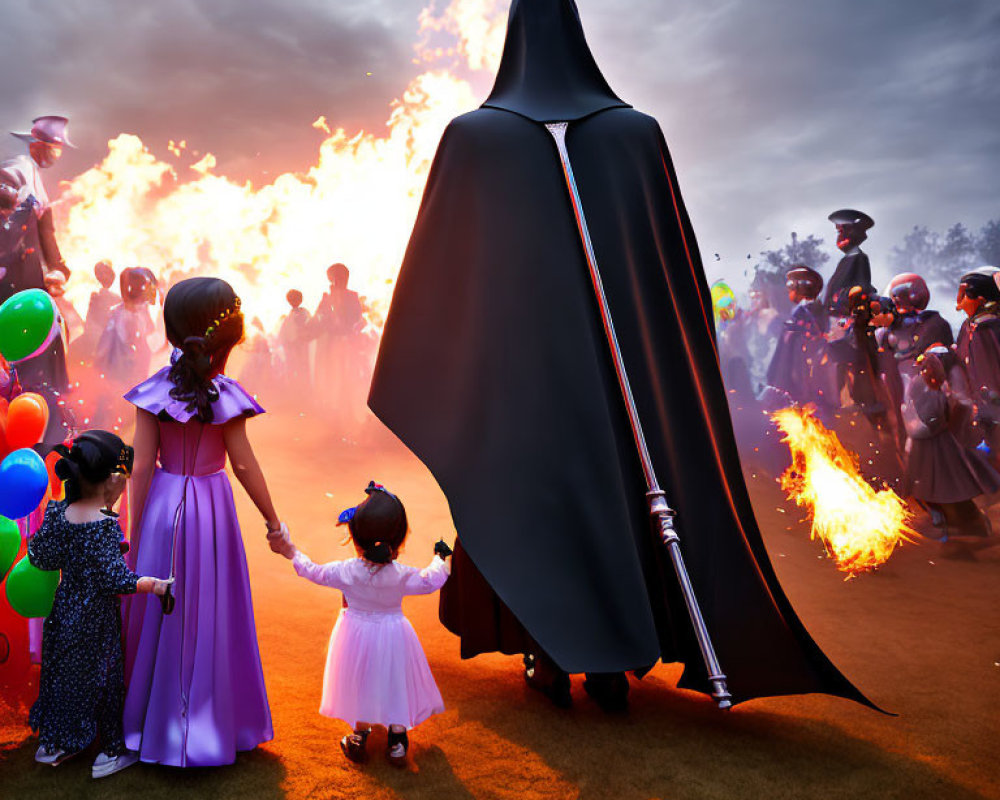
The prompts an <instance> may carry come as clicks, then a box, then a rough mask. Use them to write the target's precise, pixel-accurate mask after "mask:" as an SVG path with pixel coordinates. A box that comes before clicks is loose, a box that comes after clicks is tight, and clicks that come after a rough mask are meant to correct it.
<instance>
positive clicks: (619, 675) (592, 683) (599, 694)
mask: <svg viewBox="0 0 1000 800" xmlns="http://www.w3.org/2000/svg"><path fill="white" fill-rule="evenodd" d="M583 688H584V689H585V690H586V692H587V694H589V695H590V697H591V699H592V700H593V701H594V702H595V703H597V705H599V706H600V707H601V710H602V711H606V712H608V713H609V714H616V713H621V712H622V711H627V710H628V688H629V687H628V678H626V677H625V673H624V672H588V673H587V679H586V680H585V681H584V682H583Z"/></svg>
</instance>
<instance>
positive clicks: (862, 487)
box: [771, 407, 916, 578]
mask: <svg viewBox="0 0 1000 800" xmlns="http://www.w3.org/2000/svg"><path fill="white" fill-rule="evenodd" d="M771 419H772V420H773V421H774V422H775V424H777V426H778V427H779V428H780V429H781V431H782V433H784V438H783V439H782V441H783V442H785V443H787V444H788V447H789V449H790V450H791V453H792V466H791V467H789V468H788V470H786V471H785V474H784V475H782V476H781V488H782V489H784V490H785V491H786V492H787V493H788V497H789V499H791V500H794V501H795V504H796V505H798V506H803V507H805V508H806V509H808V511H809V515H810V517H811V518H812V529H811V532H810V535H811V538H813V539H819V540H820V541H821V542H823V545H824V547H825V548H826V551H827V553H828V554H829V555H830V557H831V558H833V559H834V560H835V561H836V563H837V569H839V570H840V571H841V572H846V573H847V576H848V578H853V577H854V576H855V575H857V574H859V573H862V572H867V571H870V570H874V569H876V568H878V567H879V566H881V565H882V564H884V563H885V562H886V561H888V559H889V556H891V555H892V553H893V551H894V550H895V549H896V546H897V545H899V544H900V543H901V542H903V541H908V542H912V541H914V539H912V538H911V535H916V533H915V531H913V529H912V528H910V526H909V522H910V520H911V519H912V514H911V513H910V511H909V510H908V509H907V507H906V504H905V503H904V502H903V500H902V499H900V497H899V496H898V495H897V494H896V493H895V492H893V491H892V489H889V488H888V487H886V488H884V489H881V490H875V489H873V488H872V487H871V486H870V485H869V484H868V482H867V481H866V480H865V479H864V477H863V476H862V475H861V472H860V471H859V469H858V461H857V457H856V456H855V455H853V454H852V453H851V452H850V451H848V450H847V449H846V448H845V447H844V445H842V444H841V443H840V439H838V438H837V435H836V434H835V433H833V432H832V431H830V430H827V428H826V427H825V426H824V425H823V424H822V423H821V422H820V421H819V420H818V419H816V416H815V409H814V408H812V407H806V408H783V409H781V410H780V411H776V412H775V413H774V414H772V415H771Z"/></svg>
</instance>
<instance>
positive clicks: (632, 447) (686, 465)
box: [369, 0, 867, 702]
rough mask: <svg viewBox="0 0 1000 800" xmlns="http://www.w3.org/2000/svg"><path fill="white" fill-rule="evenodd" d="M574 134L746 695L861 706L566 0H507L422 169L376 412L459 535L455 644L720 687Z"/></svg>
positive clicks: (718, 629) (655, 424)
mask: <svg viewBox="0 0 1000 800" xmlns="http://www.w3.org/2000/svg"><path fill="white" fill-rule="evenodd" d="M557 122H568V123H569V124H568V130H567V136H566V146H567V151H568V157H569V160H570V161H571V163H572V166H573V170H574V173H575V177H576V182H577V185H578V187H579V194H580V198H581V202H582V208H583V210H584V211H585V213H586V217H587V220H588V222H589V228H590V234H591V237H592V242H593V248H594V254H595V256H596V261H597V262H598V263H599V264H600V265H602V274H603V281H604V290H605V292H606V296H607V301H608V306H609V309H610V311H611V314H612V315H613V318H614V320H615V321H616V322H617V326H618V341H619V344H620V348H621V352H622V355H623V359H624V366H625V369H626V371H627V374H628V376H629V377H630V379H631V384H632V390H633V392H634V396H635V404H636V407H637V411H638V415H639V417H640V419H641V421H642V425H643V427H644V430H645V436H646V440H647V443H648V448H649V452H650V456H651V459H652V462H653V464H654V466H655V469H656V472H657V474H658V475H659V478H660V483H661V485H662V487H663V489H664V491H665V493H666V498H667V500H668V502H669V503H670V504H671V505H672V506H673V507H674V509H675V510H676V512H677V528H678V530H679V533H680V537H681V548H682V550H683V554H684V558H685V559H686V561H687V566H688V571H689V574H690V577H691V582H692V584H693V588H694V590H695V593H696V595H697V598H698V600H699V601H700V606H701V611H702V613H703V616H704V620H705V623H706V626H707V628H708V630H709V632H710V634H711V637H712V641H713V642H714V646H715V651H716V653H717V655H718V659H719V661H720V663H721V665H722V667H723V669H724V670H725V673H726V675H727V676H728V680H729V690H730V692H731V693H732V696H733V701H734V702H739V701H742V700H747V699H749V698H752V697H758V696H764V695H779V694H792V693H805V692H827V693H831V694H836V695H841V696H844V697H849V698H852V699H855V700H858V701H861V702H867V701H866V700H865V698H864V697H863V696H862V695H861V694H860V693H859V691H858V690H857V689H856V688H855V687H854V686H853V685H851V683H850V682H849V681H848V680H847V679H846V678H845V677H844V676H843V675H842V674H841V673H840V672H839V671H838V670H837V669H836V668H835V667H834V666H833V665H832V664H831V663H830V661H829V660H828V659H827V657H826V656H825V655H824V654H823V652H822V651H821V650H820V649H819V647H818V646H817V645H816V643H815V642H814V641H813V640H812V638H811V637H810V636H809V634H808V633H807V631H806V630H805V628H804V627H803V625H802V624H801V622H800V621H799V619H798V617H797V616H796V615H795V612H794V611H793V609H792V608H791V605H790V604H789V602H788V600H787V598H786V597H785V594H784V592H783V591H782V589H781V586H780V584H779V583H778V581H777V578H776V577H775V575H774V572H773V570H772V568H771V565H770V563H769V561H768V557H767V553H766V551H765V549H764V545H763V542H762V540H761V536H760V532H759V530H758V528H757V524H756V521H755V520H754V516H753V510H752V508H751V505H750V500H749V497H748V494H747V489H746V486H745V484H744V482H743V477H742V473H741V471H740V463H739V460H738V456H737V451H736V445H735V442H734V439H733V434H732V427H731V424H730V420H729V414H728V408H727V403H726V394H725V390H724V388H723V384H722V381H721V378H720V376H719V366H718V359H717V355H716V348H715V339H714V332H713V326H712V303H711V296H710V293H709V288H708V285H707V283H706V281H705V276H704V272H703V270H702V267H701V262H700V258H699V255H698V249H697V244H696V242H695V237H694V232H693V230H692V228H691V224H690V221H689V219H688V216H687V213H686V211H685V209H684V204H683V202H682V200H681V196H680V193H679V191H678V188H677V180H676V176H675V173H674V168H673V165H672V163H671V159H670V156H669V153H668V151H667V147H666V144H665V142H664V140H663V135H662V133H661V132H660V128H659V126H658V125H657V123H656V121H655V120H654V119H652V118H650V117H648V116H646V115H644V114H641V113H639V112H638V111H635V110H634V109H632V108H631V107H630V106H629V105H628V104H627V103H625V102H623V101H622V100H621V99H619V98H618V97H617V96H616V95H615V94H614V93H613V92H612V91H611V89H610V88H609V87H608V85H607V83H606V82H605V80H604V78H603V76H602V75H601V73H600V71H599V70H598V68H597V65H596V64H595V62H594V59H593V57H592V55H591V53H590V50H589V48H588V47H587V44H586V41H585V40H584V36H583V30H582V27H581V24H580V19H579V15H578V12H577V9H576V6H575V4H574V3H573V1H572V0H530V2H528V1H527V0H514V3H513V5H512V6H511V12H510V21H509V27H508V33H507V41H506V44H505V49H504V54H503V60H502V62H501V65H500V71H499V73H498V75H497V79H496V84H495V86H494V89H493V92H492V93H491V95H490V96H489V98H488V99H487V100H486V102H485V103H484V104H483V106H482V107H481V108H480V109H478V110H476V111H473V112H471V113H469V114H465V115H463V116H461V117H458V118H457V119H455V120H453V121H452V122H451V123H450V124H449V126H448V128H447V129H446V131H445V133H444V136H443V137H442V140H441V144H440V146H439V148H438V152H437V155H436V157H435V160H434V163H433V165H432V168H431V172H430V175H429V178H428V182H427V188H426V190H425V193H424V198H423V202H422V204H421V208H420V212H419V214H418V217H417V221H416V224H415V226H414V230H413V234H412V237H411V239H410V243H409V247H408V249H407V253H406V257H405V259H404V262H403V266H402V269H401V271H400V276H399V281H398V284H397V286H396V291H395V295H394V297H393V301H392V306H391V309H390V312H389V316H388V320H387V323H386V327H385V332H384V336H383V339H382V345H381V349H380V351H379V357H378V362H377V365H376V371H375V376H374V379H373V383H372V389H371V395H370V398H369V405H370V406H371V408H372V410H373V411H374V412H375V413H376V414H377V415H378V416H379V417H380V418H381V419H382V420H383V421H384V422H385V423H386V425H388V426H389V427H390V428H391V429H392V430H393V431H394V432H395V433H396V434H397V435H398V436H399V437H400V438H401V439H402V440H403V441H404V442H405V443H406V444H407V445H408V446H409V447H410V448H411V449H412V450H413V451H414V453H416V455H417V456H418V457H419V458H420V459H421V460H422V461H423V462H424V463H425V464H426V465H427V466H428V467H429V468H430V470H431V472H432V473H433V474H434V476H435V477H436V479H437V480H438V482H439V484H440V485H441V487H442V489H443V490H444V493H445V494H446V496H447V497H448V500H449V503H450V506H451V511H452V515H453V518H454V522H455V526H456V529H457V531H458V549H457V550H456V556H455V563H454V567H453V575H452V579H451V580H449V586H450V588H449V589H448V594H447V595H445V596H444V597H442V607H441V614H442V619H443V621H444V622H445V624H446V625H447V626H448V627H449V628H450V629H451V630H452V631H454V632H455V633H457V634H458V635H459V636H460V637H461V638H462V654H463V656H466V657H468V656H473V655H475V654H477V653H479V652H486V651H500V652H505V653H517V652H526V651H533V648H537V650H538V651H540V652H544V653H545V654H547V656H548V657H549V658H550V659H551V660H552V661H553V662H554V663H555V665H557V666H558V667H559V668H560V669H562V670H564V671H565V672H568V673H578V672H587V673H591V674H593V673H618V672H621V671H624V670H638V671H640V672H641V671H643V670H645V669H646V668H648V667H650V666H652V665H653V664H655V663H656V662H657V661H658V660H661V659H662V660H663V661H666V662H678V661H679V662H683V663H684V664H685V665H686V668H685V671H684V675H683V677H682V679H681V685H682V686H684V687H689V688H693V689H697V690H700V691H704V692H709V691H711V686H710V682H709V680H708V675H707V671H706V668H705V665H704V662H703V659H702V657H701V654H700V653H699V650H698V646H697V644H696V639H695V635H694V632H693V625H692V622H691V621H690V619H689V617H688V613H687V611H686V610H685V605H684V602H683V600H682V597H681V592H680V591H679V589H678V582H677V579H676V577H675V575H674V572H673V568H672V567H671V565H670V562H669V560H668V559H667V555H666V553H665V550H664V548H663V547H662V545H661V544H660V541H659V536H658V533H657V532H654V531H653V529H652V528H651V525H650V518H649V506H648V503H647V501H646V498H645V496H644V495H645V492H646V490H647V487H646V481H645V478H644V475H643V470H642V468H641V465H640V460H639V456H638V454H637V448H636V443H635V439H634V437H633V432H632V429H631V426H630V423H629V418H628V416H627V412H626V404H625V402H624V401H623V396H622V392H621V391H620V388H619V384H618V380H617V378H616V373H615V367H614V363H613V360H612V356H611V351H610V349H609V345H608V339H607V337H606V335H605V330H604V327H603V326H602V320H601V316H600V311H599V304H598V302H597V299H596V298H595V291H594V287H593V286H592V284H591V279H590V276H589V273H588V261H587V259H586V254H585V250H584V247H583V245H582V243H581V234H580V229H579V227H578V224H577V220H576V218H575V213H574V205H573V203H572V202H571V199H570V195H569V193H568V192H567V182H566V176H565V175H564V170H563V166H562V163H561V160H560V155H559V152H558V150H557V147H556V144H555V143H554V140H553V137H552V136H551V135H550V133H549V132H548V130H547V129H546V127H545V125H546V123H557Z"/></svg>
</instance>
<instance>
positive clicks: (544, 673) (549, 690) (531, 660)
mask: <svg viewBox="0 0 1000 800" xmlns="http://www.w3.org/2000/svg"><path fill="white" fill-rule="evenodd" d="M524 682H525V683H527V684H528V686H530V687H531V688H532V689H534V690H535V691H538V692H541V693H542V694H544V695H545V696H546V697H547V698H549V700H551V701H552V705H554V706H556V707H557V708H570V707H572V705H573V696H572V695H571V694H570V691H569V675H568V674H567V673H565V672H563V671H562V670H561V669H559V668H558V667H556V666H555V665H554V664H552V663H551V662H548V661H547V660H545V659H539V658H537V657H536V656H534V655H531V654H530V653H529V654H528V655H526V656H525V657H524Z"/></svg>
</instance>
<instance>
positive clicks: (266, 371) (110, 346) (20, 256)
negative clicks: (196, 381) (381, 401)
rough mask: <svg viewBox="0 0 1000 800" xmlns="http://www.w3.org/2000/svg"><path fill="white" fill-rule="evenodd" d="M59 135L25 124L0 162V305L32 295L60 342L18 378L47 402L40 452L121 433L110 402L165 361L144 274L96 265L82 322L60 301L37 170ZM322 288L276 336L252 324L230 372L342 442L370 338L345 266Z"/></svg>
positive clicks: (358, 398)
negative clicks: (19, 149)
mask: <svg viewBox="0 0 1000 800" xmlns="http://www.w3.org/2000/svg"><path fill="white" fill-rule="evenodd" d="M67 125H68V120H67V119H66V118H65V117H57V116H47V117H39V118H37V119H36V120H35V121H34V123H33V127H32V129H31V132H30V133H25V134H15V135H16V136H18V137H19V138H21V139H22V140H24V141H26V142H27V143H28V153H27V154H25V155H22V156H18V157H16V158H13V159H9V160H7V161H4V162H2V163H0V220H2V225H0V302H3V301H5V300H7V299H8V298H10V297H11V296H13V295H14V294H16V293H18V292H20V291H23V290H25V289H43V290H45V291H47V292H48V293H49V295H51V297H52V298H53V301H54V303H55V305H56V307H57V309H58V311H59V313H60V316H61V318H62V333H61V335H60V336H58V337H56V338H55V339H54V341H53V342H52V345H51V348H50V349H49V351H47V352H46V353H45V354H43V355H42V356H39V357H35V358H33V359H31V360H30V361H25V362H24V363H23V364H21V365H19V369H18V372H19V377H20V380H21V384H22V386H23V387H25V389H26V390H31V391H37V392H39V393H40V394H42V395H43V396H44V397H46V398H47V400H48V401H49V405H50V412H51V413H50V430H49V431H48V432H47V434H46V438H45V441H44V444H45V446H46V447H48V448H49V449H51V447H52V446H53V445H55V444H57V443H59V442H61V441H63V439H65V438H66V436H67V435H69V433H70V432H71V431H73V430H75V429H78V428H79V429H82V428H84V427H93V426H98V427H107V428H111V429H114V430H121V429H122V428H123V426H127V424H128V419H129V415H128V412H127V409H126V408H125V406H124V404H123V403H122V402H121V396H122V394H123V393H124V392H125V391H126V390H127V389H128V388H129V387H131V386H133V385H135V383H136V382H137V381H138V380H139V379H141V378H142V377H143V376H145V375H148V374H149V371H150V368H151V366H153V365H157V364H158V365H160V366H162V365H163V364H165V363H166V361H167V359H168V358H169V356H170V350H171V348H170V346H169V344H168V342H167V338H166V335H165V331H164V325H163V298H164V295H165V291H166V289H167V288H168V286H167V285H166V283H167V282H166V281H165V280H164V279H163V276H162V275H161V276H157V275H156V274H155V273H154V272H153V271H152V270H150V269H148V268H147V267H144V266H130V267H126V268H124V269H122V270H121V271H120V272H119V273H118V274H117V276H116V272H115V269H114V267H113V265H112V262H111V260H102V261H99V262H98V263H97V264H96V265H95V266H94V278H95V279H96V282H97V284H98V286H99V288H98V289H97V290H96V291H94V292H93V293H92V294H91V296H90V301H89V303H88V306H87V309H86V313H85V314H84V315H81V314H80V313H79V312H78V311H77V309H76V308H75V307H74V306H73V304H72V302H71V301H70V299H69V298H68V297H67V295H66V285H67V281H68V280H70V279H71V277H70V270H69V268H68V267H67V266H66V263H65V261H64V260H63V258H62V255H61V253H60V250H59V246H58V243H57V238H56V233H55V224H54V222H53V211H52V207H51V204H50V203H49V200H48V195H47V194H46V192H45V188H44V185H43V183H42V176H41V170H44V169H46V168H48V167H51V166H52V165H53V164H55V162H56V161H57V160H58V159H59V157H60V156H61V154H62V151H63V149H64V148H66V147H72V146H73V145H72V143H71V142H70V141H69V138H68V135H67ZM327 277H328V278H329V281H330V285H329V288H328V290H327V291H326V292H324V293H323V295H322V297H321V298H320V299H319V300H318V302H317V303H316V307H315V311H314V312H313V313H311V314H310V312H309V311H308V310H307V309H306V308H305V307H304V305H303V303H304V297H303V294H302V292H300V291H299V290H297V289H292V290H290V291H289V292H288V294H287V296H286V299H287V302H288V307H289V308H288V311H287V313H286V314H285V315H283V316H282V318H281V320H280V323H279V325H278V326H277V328H276V330H274V331H270V332H269V331H267V330H266V329H265V327H264V325H263V323H262V322H261V320H260V318H258V317H255V318H254V319H253V320H252V322H251V325H250V327H249V330H248V332H247V333H248V339H249V342H248V347H247V357H246V360H245V361H244V363H243V364H242V366H241V367H240V368H239V372H240V377H245V378H248V379H250V380H251V381H252V382H253V383H255V384H260V383H262V382H263V381H268V382H271V381H272V380H273V379H274V378H279V379H281V380H282V382H283V385H285V386H287V387H288V388H289V389H290V391H289V392H288V393H287V395H286V396H292V397H295V398H296V401H297V402H298V403H302V402H303V399H310V398H311V399H312V401H313V406H314V407H315V408H316V410H317V411H319V412H320V413H322V414H323V415H324V417H326V418H327V420H328V422H329V426H330V427H331V429H334V430H336V431H338V432H339V433H340V434H341V435H342V436H345V437H346V436H348V435H349V434H351V433H352V432H353V431H354V429H355V428H356V427H357V426H358V425H359V423H360V422H361V419H362V414H363V407H364V399H365V394H366V388H367V381H368V378H369V377H370V374H371V367H372V362H373V360H374V353H375V348H376V346H377V337H376V336H375V335H373V334H372V332H371V331H370V330H369V329H368V327H367V322H366V319H365V315H364V307H363V303H362V299H361V298H360V297H359V295H358V293H357V292H354V291H352V290H351V289H349V288H348V281H349V279H350V272H349V270H348V268H347V266H345V265H344V264H341V263H337V264H333V265H332V266H331V267H329V269H328V270H327ZM116 278H117V286H116ZM116 289H117V291H116Z"/></svg>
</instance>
